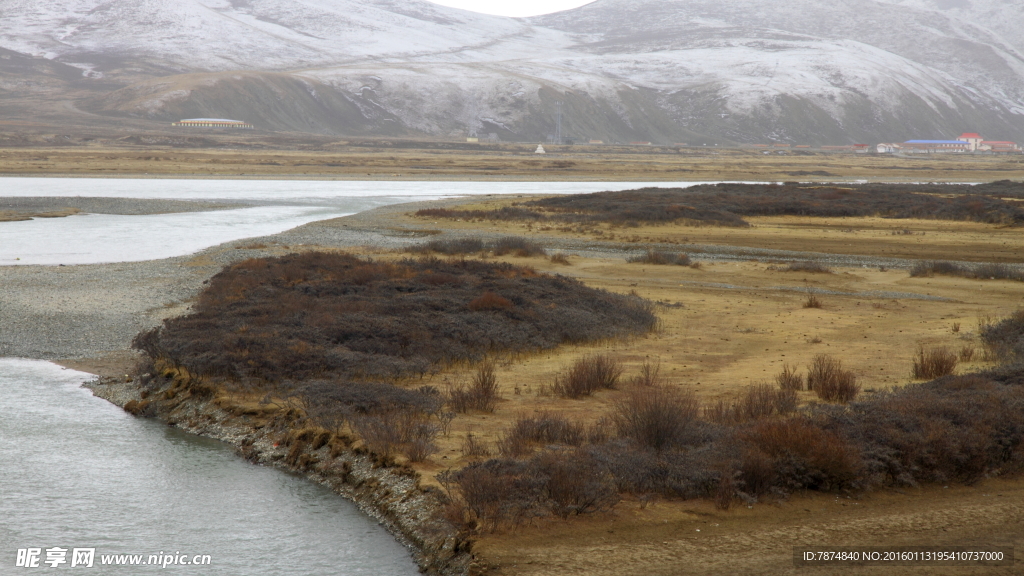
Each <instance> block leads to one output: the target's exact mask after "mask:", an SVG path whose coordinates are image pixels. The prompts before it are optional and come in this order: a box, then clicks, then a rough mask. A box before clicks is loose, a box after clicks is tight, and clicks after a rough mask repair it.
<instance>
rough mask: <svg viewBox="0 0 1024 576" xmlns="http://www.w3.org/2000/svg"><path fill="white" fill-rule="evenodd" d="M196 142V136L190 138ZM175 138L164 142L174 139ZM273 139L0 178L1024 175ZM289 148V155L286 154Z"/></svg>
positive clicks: (29, 150)
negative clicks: (279, 144) (280, 144)
mask: <svg viewBox="0 0 1024 576" xmlns="http://www.w3.org/2000/svg"><path fill="white" fill-rule="evenodd" d="M193 136H195V135H193ZM177 137H178V139H182V135H180V134H179V135H178V136H177ZM170 139H172V138H171V137H166V138H163V139H162V140H170ZM264 140H267V139H260V138H255V137H253V138H248V139H242V140H237V141H236V140H224V141H223V142H219V141H216V140H212V141H211V142H208V143H206V144H205V146H206V147H202V148H200V147H196V148H192V147H188V146H184V145H183V146H180V147H175V146H161V145H149V146H127V145H125V146H118V145H111V144H109V143H105V144H103V143H92V144H90V145H86V146H65V147H46V146H39V147H34V146H25V147H6V148H0V174H7V175H23V174H24V175H27V174H36V175H47V174H49V175H75V176H114V177H128V176H135V175H142V174H146V175H150V176H157V175H163V176H201V177H210V176H225V177H227V176H230V177H239V176H242V177H261V178H266V177H280V178H306V177H308V178H341V179H361V178H367V177H370V178H400V179H417V180H420V179H432V178H443V179H456V180H476V179H513V180H516V179H519V180H549V179H550V180H584V181H585V180H609V179H610V180H620V181H630V180H642V181H684V180H685V181H719V180H755V181H763V180H771V181H786V180H808V179H812V178H813V179H814V180H820V181H829V180H838V181H843V180H855V179H865V180H871V181H908V182H915V181H922V180H926V181H954V182H955V181H961V182H980V181H991V180H1002V179H1020V178H1024V159H1022V157H1021V156H1019V155H1008V156H974V157H957V158H954V157H951V156H945V157H944V156H941V155H929V156H927V157H917V158H914V157H909V158H902V157H895V156H890V155H873V154H872V155H868V154H864V155H862V154H826V153H807V152H801V153H791V154H787V155H777V154H773V155H764V154H762V152H760V151H758V150H746V149H742V150H741V149H721V150H710V149H704V148H667V147H628V146H604V147H596V146H572V147H569V146H550V147H548V151H549V153H548V154H545V155H539V154H534V145H532V144H530V145H523V144H493V145H467V144H464V143H463V144H458V143H432V144H431V143H394V142H386V141H381V142H376V141H374V142H369V143H362V144H356V143H350V142H345V141H342V142H322V143H315V144H306V145H295V146H286V147H284V148H285V149H266V147H267V146H273V143H272V142H265V141H264ZM289 148H291V149H289Z"/></svg>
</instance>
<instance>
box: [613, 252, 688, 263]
mask: <svg viewBox="0 0 1024 576" xmlns="http://www.w3.org/2000/svg"><path fill="white" fill-rule="evenodd" d="M626 262H630V263H634V264H656V265H664V264H675V265H677V266H689V265H691V264H692V261H691V260H690V257H689V256H688V255H686V254H683V253H681V252H662V251H659V250H647V251H646V252H644V253H643V254H638V255H636V256H630V257H628V258H626Z"/></svg>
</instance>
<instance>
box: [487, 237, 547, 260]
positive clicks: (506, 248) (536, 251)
mask: <svg viewBox="0 0 1024 576" xmlns="http://www.w3.org/2000/svg"><path fill="white" fill-rule="evenodd" d="M491 250H492V251H493V252H494V255H495V256H504V255H506V254H513V255H515V256H519V257H520V258H525V257H528V256H546V255H547V252H546V251H545V250H544V247H543V246H541V245H540V244H537V243H536V242H534V241H532V240H527V239H526V238H520V237H518V236H506V237H504V238H499V239H497V240H495V241H494V244H492V245H491Z"/></svg>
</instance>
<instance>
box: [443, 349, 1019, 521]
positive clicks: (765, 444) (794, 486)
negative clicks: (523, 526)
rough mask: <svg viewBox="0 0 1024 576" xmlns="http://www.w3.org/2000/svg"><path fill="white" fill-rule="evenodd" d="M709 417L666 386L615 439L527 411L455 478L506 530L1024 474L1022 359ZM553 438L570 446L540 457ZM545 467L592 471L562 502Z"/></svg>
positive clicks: (477, 514) (469, 504) (617, 424)
mask: <svg viewBox="0 0 1024 576" xmlns="http://www.w3.org/2000/svg"><path fill="white" fill-rule="evenodd" d="M767 388H768V387H762V390H759V392H758V394H761V393H762V392H767V391H768V389H767ZM792 393H793V392H792V391H790V394H792ZM753 395H754V394H752V396H753ZM763 395H764V396H767V394H763ZM697 416H698V411H697V405H696V401H695V400H693V397H692V395H688V394H685V393H682V392H678V391H674V390H673V389H671V388H664V387H659V386H653V387H636V388H633V389H631V390H628V391H626V392H625V393H624V394H623V397H622V399H621V400H620V401H619V402H618V403H617V404H616V406H615V409H614V412H613V419H612V424H613V425H614V428H615V429H616V431H617V432H618V435H617V436H616V437H612V438H602V437H599V436H596V435H593V434H585V433H584V432H583V428H582V427H581V426H580V425H578V424H574V423H572V422H570V421H567V420H565V419H564V418H561V417H558V416H551V415H539V416H536V417H521V418H520V419H519V420H518V421H517V422H516V423H515V424H514V425H513V426H512V427H511V428H510V429H509V430H507V431H506V433H505V435H504V436H503V442H507V444H503V447H502V455H503V458H499V459H494V460H489V461H487V462H482V463H479V464H474V465H471V466H470V467H468V468H465V469H463V470H462V471H459V472H457V473H454V475H453V478H457V480H458V481H457V482H455V481H453V482H452V490H453V494H454V496H455V497H456V498H459V499H461V500H460V501H461V502H463V504H462V505H463V506H465V507H466V508H467V510H469V514H470V516H472V517H473V518H474V519H476V520H477V521H479V522H480V523H481V524H482V525H484V526H485V527H492V528H493V527H495V526H498V525H500V524H504V523H512V524H514V523H517V522H521V521H523V520H524V519H527V518H530V517H533V516H538V515H544V514H552V513H554V514H559V515H565V514H566V513H567V511H569V510H571V511H572V512H568V513H585V512H588V511H595V510H599V509H604V508H605V507H608V506H611V505H612V504H614V502H615V501H616V500H617V496H616V495H615V494H614V493H620V494H621V493H631V494H636V495H650V494H660V495H663V496H666V497H676V498H701V497H703V498H714V499H715V501H716V505H718V506H719V507H722V508H727V507H728V506H729V504H730V502H731V500H732V499H733V498H737V497H738V498H742V499H745V500H746V501H748V502H752V501H755V500H757V499H758V498H761V497H764V496H771V495H784V494H786V493H790V492H793V491H796V490H821V491H835V490H851V489H864V488H868V487H871V486H876V485H890V486H907V485H909V486H914V485H918V484H920V483H923V482H953V481H955V482H966V483H971V482H974V481H976V480H978V479H980V478H982V477H984V476H986V475H993V474H1011V473H1015V472H1018V471H1020V470H1024V367H1022V366H1020V365H1014V366H1011V367H1004V368H1003V369H1001V370H997V371H993V372H990V373H985V374H972V375H968V376H944V377H942V378H938V379H936V380H932V381H930V382H926V383H922V384H912V385H909V386H907V387H905V388H902V389H898V390H893V391H889V392H882V393H877V394H875V395H872V396H871V397H869V398H868V399H867V400H863V401H859V402H853V403H851V404H849V405H848V406H836V405H818V406H816V407H812V408H809V409H805V410H802V411H797V412H795V413H792V414H788V415H786V414H781V415H780V414H778V413H775V414H769V415H765V414H764V413H761V414H759V415H758V417H751V418H748V417H746V416H743V417H738V418H735V419H721V420H722V421H721V422H719V423H716V422H709V421H707V420H702V419H699V418H698V417H697ZM540 444H557V445H560V446H558V447H548V448H542V449H541V451H540V452H535V450H536V449H537V445H540ZM523 457H526V458H527V460H521V459H517V458H523ZM545 458H547V459H549V460H545ZM544 461H548V462H556V463H557V462H562V463H566V462H569V461H571V462H574V463H577V464H578V468H573V469H572V470H571V471H572V473H574V474H580V475H581V477H579V478H575V479H573V482H571V483H569V484H568V487H565V486H563V488H561V489H564V490H566V492H565V494H569V495H571V498H570V497H569V496H562V497H561V498H562V499H561V500H560V501H561V502H563V504H556V503H554V501H553V500H552V499H551V498H552V497H551V496H550V495H551V494H552V490H553V489H554V488H553V487H552V485H551V484H549V482H551V478H553V477H555V475H553V474H552V472H551V469H550V468H544V467H543V466H541V465H540V464H539V463H540V462H544ZM563 478H568V477H563ZM564 502H571V503H572V504H569V505H566V504H564ZM595 502H601V503H603V504H601V505H597V504H593V503H595ZM587 503H590V504H587ZM556 509H557V510H561V511H560V512H556V511H555V510H556Z"/></svg>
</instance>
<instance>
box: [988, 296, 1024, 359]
mask: <svg viewBox="0 0 1024 576" xmlns="http://www.w3.org/2000/svg"><path fill="white" fill-rule="evenodd" d="M979 332H980V333H981V339H982V342H984V343H985V348H986V350H987V351H988V352H989V354H990V355H991V356H993V357H994V358H996V359H998V360H1000V361H1002V362H1021V361H1024V309H1021V310H1017V311H1016V312H1014V313H1013V314H1011V315H1010V316H1009V317H1008V318H1004V319H1002V320H1000V321H998V322H985V323H983V324H982V325H981V326H980V330H979Z"/></svg>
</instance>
